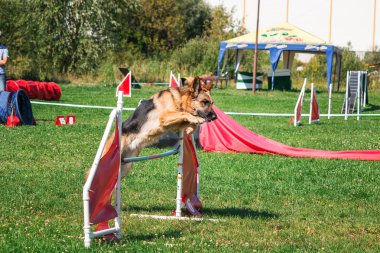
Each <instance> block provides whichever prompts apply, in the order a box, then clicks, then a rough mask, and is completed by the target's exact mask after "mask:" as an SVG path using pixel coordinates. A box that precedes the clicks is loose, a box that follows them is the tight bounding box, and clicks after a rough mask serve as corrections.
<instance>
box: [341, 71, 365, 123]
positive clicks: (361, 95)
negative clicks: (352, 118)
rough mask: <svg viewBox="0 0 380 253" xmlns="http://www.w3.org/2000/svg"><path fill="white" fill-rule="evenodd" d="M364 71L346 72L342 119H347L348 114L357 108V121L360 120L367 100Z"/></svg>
mask: <svg viewBox="0 0 380 253" xmlns="http://www.w3.org/2000/svg"><path fill="white" fill-rule="evenodd" d="M367 77H368V74H367V72H366V71H348V72H347V78H346V95H345V97H344V100H343V106H342V113H344V115H345V117H344V119H345V120H347V119H348V115H349V114H353V113H354V111H355V105H356V106H357V108H356V112H357V120H360V119H361V114H362V109H363V107H365V105H366V103H367V100H368V91H367Z"/></svg>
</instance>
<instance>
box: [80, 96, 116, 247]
mask: <svg viewBox="0 0 380 253" xmlns="http://www.w3.org/2000/svg"><path fill="white" fill-rule="evenodd" d="M122 108H123V99H122V92H120V93H119V96H118V103H117V107H116V108H114V109H113V110H112V112H111V114H110V116H109V119H108V122H107V125H106V129H105V131H104V134H103V137H102V140H101V142H100V145H99V148H98V151H97V152H96V156H95V159H94V162H93V164H92V167H91V169H90V172H89V175H88V177H87V180H86V183H85V185H84V187H83V208H84V210H83V213H84V214H83V215H84V226H83V229H84V245H85V247H89V246H90V243H91V239H92V238H96V237H99V236H103V235H112V236H113V237H115V238H117V239H119V238H120V236H121V232H120V229H121V220H120V164H121V156H120V148H121V147H120V138H121V128H119V126H121V123H122ZM114 121H115V122H116V126H115V131H114V141H113V143H112V145H111V147H110V149H109V151H108V152H107V153H105V154H103V151H104V148H105V144H106V141H107V138H108V136H109V134H110V132H111V128H112V124H113V123H114ZM105 179H107V180H105ZM113 191H115V192H116V198H115V205H114V206H112V205H111V196H112V193H113ZM111 219H114V226H113V227H111V228H110V227H109V224H108V221H109V220H111ZM97 224H98V225H99V226H98V228H96V230H95V231H92V229H91V228H92V226H93V225H97Z"/></svg>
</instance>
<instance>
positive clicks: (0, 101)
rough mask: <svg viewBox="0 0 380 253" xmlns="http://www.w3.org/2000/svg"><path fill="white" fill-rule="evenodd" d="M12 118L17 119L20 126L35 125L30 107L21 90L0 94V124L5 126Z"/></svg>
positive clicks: (25, 95)
mask: <svg viewBox="0 0 380 253" xmlns="http://www.w3.org/2000/svg"><path fill="white" fill-rule="evenodd" d="M12 117H15V118H16V117H17V118H18V119H19V121H20V123H21V124H22V125H34V124H35V121H34V117H33V112H32V105H31V103H30V100H29V97H28V95H27V93H26V92H25V91H24V90H23V89H19V90H17V91H16V92H7V91H2V92H0V123H3V124H7V122H8V120H9V118H12Z"/></svg>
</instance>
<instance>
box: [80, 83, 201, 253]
mask: <svg viewBox="0 0 380 253" xmlns="http://www.w3.org/2000/svg"><path fill="white" fill-rule="evenodd" d="M126 80H128V79H126V78H125V79H124V80H123V81H122V82H121V84H120V85H119V86H118V90H119V92H118V102H117V107H116V108H114V109H113V110H112V112H111V114H110V116H109V120H108V122H107V125H106V129H105V131H104V134H103V137H102V140H101V142H100V145H99V148H98V151H97V153H96V156H95V159H94V162H93V165H92V167H91V169H90V172H89V175H88V178H87V181H86V183H85V185H84V187H83V205H84V227H83V228H84V234H85V236H84V244H85V247H89V246H90V244H91V239H92V238H96V237H100V236H106V237H108V239H110V240H113V239H119V238H120V237H121V220H120V194H121V192H120V179H121V178H120V173H121V171H120V170H121V166H120V165H121V161H123V162H124V163H128V162H138V161H144V160H149V159H156V158H162V157H165V156H169V155H175V154H178V176H177V195H176V208H175V211H174V212H173V215H174V216H158V215H154V216H148V215H145V217H150V218H157V217H158V218H159V219H176V218H177V219H181V220H182V219H189V217H182V208H184V207H186V208H187V210H188V211H189V213H190V214H191V215H193V216H195V217H199V216H200V215H201V214H200V209H201V207H202V203H201V201H200V188H199V181H200V163H199V160H198V157H197V154H196V147H195V142H194V139H193V136H189V135H187V134H186V133H185V132H184V131H181V133H180V141H179V144H178V146H177V148H175V149H173V150H169V151H167V152H164V153H161V154H154V155H149V156H143V157H128V158H123V160H121V155H120V154H121V144H120V139H121V130H120V128H119V126H121V124H122V110H123V91H129V93H127V94H125V96H130V95H131V94H130V89H129V90H128V89H125V87H123V86H125V85H126V86H130V84H131V82H130V81H126ZM114 122H115V131H114V141H113V143H112V145H111V147H110V148H109V150H108V151H107V152H106V153H105V154H103V153H104V148H105V143H106V140H107V138H108V136H109V134H110V131H111V128H112V125H113V123H114ZM105 179H106V180H105ZM113 192H115V195H116V198H115V200H114V202H115V203H114V205H112V203H111V196H112V194H113ZM132 216H133V215H132ZM134 216H137V217H142V216H144V215H134ZM165 217H166V218H165ZM112 219H113V220H114V225H113V226H112V227H110V226H109V222H110V221H111V220H112ZM192 219H194V220H198V219H199V218H192ZM95 225H97V227H96V228H95V229H94V230H93V229H92V228H93V226H95Z"/></svg>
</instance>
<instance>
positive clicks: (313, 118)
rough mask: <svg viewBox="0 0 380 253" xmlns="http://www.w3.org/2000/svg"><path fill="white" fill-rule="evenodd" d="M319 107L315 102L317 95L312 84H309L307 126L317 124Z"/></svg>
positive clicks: (316, 101)
mask: <svg viewBox="0 0 380 253" xmlns="http://www.w3.org/2000/svg"><path fill="white" fill-rule="evenodd" d="M319 122H320V117H319V105H318V100H317V94H316V92H315V88H314V83H311V92H310V114H309V124H313V123H319Z"/></svg>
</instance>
